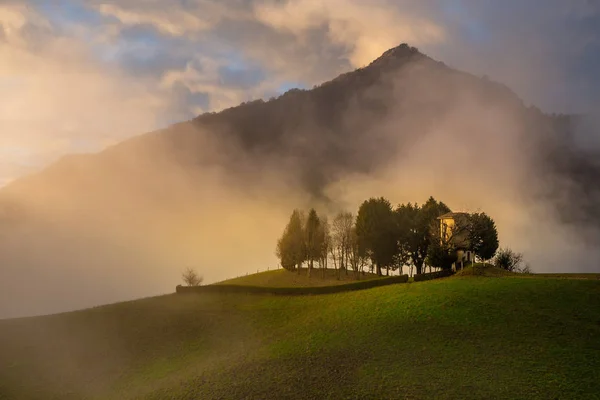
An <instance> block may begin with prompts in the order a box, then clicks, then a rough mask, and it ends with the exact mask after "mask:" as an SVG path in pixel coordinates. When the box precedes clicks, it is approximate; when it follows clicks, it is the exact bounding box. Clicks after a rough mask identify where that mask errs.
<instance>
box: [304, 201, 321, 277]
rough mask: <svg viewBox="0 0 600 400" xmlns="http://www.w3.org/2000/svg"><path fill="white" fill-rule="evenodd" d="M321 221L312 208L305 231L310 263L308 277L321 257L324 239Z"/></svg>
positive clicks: (307, 256) (307, 254) (307, 255)
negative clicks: (321, 233) (321, 232)
mask: <svg viewBox="0 0 600 400" xmlns="http://www.w3.org/2000/svg"><path fill="white" fill-rule="evenodd" d="M320 225H321V221H320V220H319V216H318V215H317V212H316V211H315V209H314V208H311V209H310V211H309V212H308V217H307V219H306V227H305V230H304V237H305V248H306V260H307V261H308V277H310V274H311V272H312V269H313V263H314V261H315V260H317V261H318V260H319V258H320V255H321V251H322V249H321V247H322V242H321V241H322V237H321V235H320V234H319V231H320V229H321V228H320Z"/></svg>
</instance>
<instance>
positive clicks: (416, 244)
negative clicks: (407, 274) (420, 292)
mask: <svg viewBox="0 0 600 400" xmlns="http://www.w3.org/2000/svg"><path fill="white" fill-rule="evenodd" d="M449 212H450V208H449V207H448V206H447V205H446V204H444V203H442V202H441V201H440V202H438V201H436V200H435V199H434V198H433V197H429V199H427V201H426V202H425V203H424V204H423V205H422V206H421V207H420V208H418V211H417V213H416V217H415V225H414V234H413V235H414V237H413V240H412V241H411V242H410V247H411V258H412V261H413V264H414V265H415V267H416V269H417V274H421V273H423V264H424V263H425V259H426V258H427V253H428V250H429V245H430V244H431V242H432V237H433V236H434V235H432V229H435V227H436V226H438V225H437V223H438V220H437V218H438V217H439V216H441V215H443V214H446V213H449ZM434 240H437V239H434Z"/></svg>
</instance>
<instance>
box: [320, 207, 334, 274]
mask: <svg viewBox="0 0 600 400" xmlns="http://www.w3.org/2000/svg"><path fill="white" fill-rule="evenodd" d="M319 243H320V244H321V250H320V252H319V266H320V267H321V272H322V277H323V278H325V271H326V270H327V259H328V254H329V248H330V247H331V233H330V227H329V221H328V220H327V217H321V224H320V225H319Z"/></svg>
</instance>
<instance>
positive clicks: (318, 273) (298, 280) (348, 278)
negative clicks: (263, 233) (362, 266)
mask: <svg viewBox="0 0 600 400" xmlns="http://www.w3.org/2000/svg"><path fill="white" fill-rule="evenodd" d="M322 273H323V271H322V270H319V269H315V270H313V272H312V276H311V278H310V279H309V278H308V276H307V270H306V269H301V270H300V274H298V273H296V272H290V271H287V270H285V269H277V270H274V271H266V272H259V273H257V274H251V275H247V276H241V277H239V278H233V279H228V280H226V281H222V282H218V283H216V284H215V285H225V284H227V285H240V286H242V285H246V286H270V287H297V286H302V287H305V286H332V285H343V284H345V283H351V282H356V279H355V278H354V274H353V273H352V272H349V273H348V275H346V274H345V273H341V274H340V279H339V280H338V279H337V273H336V271H335V270H333V269H327V270H325V277H324V278H323V275H322ZM377 278H380V277H379V276H377V275H375V274H369V273H366V274H364V275H361V276H360V279H361V280H367V279H377Z"/></svg>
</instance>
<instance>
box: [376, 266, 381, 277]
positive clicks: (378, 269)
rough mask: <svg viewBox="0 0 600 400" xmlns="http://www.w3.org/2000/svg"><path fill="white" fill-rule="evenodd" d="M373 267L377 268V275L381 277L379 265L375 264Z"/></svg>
mask: <svg viewBox="0 0 600 400" xmlns="http://www.w3.org/2000/svg"><path fill="white" fill-rule="evenodd" d="M375 267H376V268H377V275H378V276H381V265H379V263H377V264H375Z"/></svg>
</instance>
